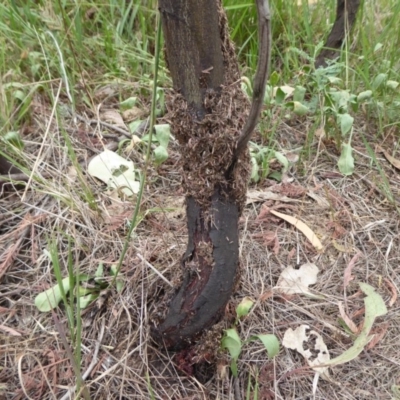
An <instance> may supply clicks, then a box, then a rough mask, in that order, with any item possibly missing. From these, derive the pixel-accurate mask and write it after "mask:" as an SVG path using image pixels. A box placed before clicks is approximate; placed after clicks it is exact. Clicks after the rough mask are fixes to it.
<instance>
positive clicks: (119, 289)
mask: <svg viewBox="0 0 400 400" xmlns="http://www.w3.org/2000/svg"><path fill="white" fill-rule="evenodd" d="M115 285H116V287H117V292H118V293H121V292H122V289H123V288H124V281H121V279H117V280H116V282H115Z"/></svg>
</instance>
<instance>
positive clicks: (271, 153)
mask: <svg viewBox="0 0 400 400" xmlns="http://www.w3.org/2000/svg"><path fill="white" fill-rule="evenodd" d="M250 159H251V175H250V179H251V180H252V181H253V182H255V183H257V182H259V181H260V180H263V179H265V178H266V177H270V178H273V179H276V180H278V181H280V180H281V178H282V174H284V173H285V172H286V171H287V170H288V169H289V160H288V159H287V158H286V157H285V156H284V155H283V154H282V153H281V152H279V151H275V150H273V149H271V148H269V147H266V146H259V145H257V144H256V143H253V142H250ZM273 159H276V160H277V161H278V162H279V163H280V164H281V165H282V170H281V171H279V172H277V171H273V172H271V173H270V170H269V163H270V161H271V160H273Z"/></svg>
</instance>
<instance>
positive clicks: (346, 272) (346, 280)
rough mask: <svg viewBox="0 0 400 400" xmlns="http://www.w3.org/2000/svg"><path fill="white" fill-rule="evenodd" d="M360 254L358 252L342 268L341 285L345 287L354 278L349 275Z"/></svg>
mask: <svg viewBox="0 0 400 400" xmlns="http://www.w3.org/2000/svg"><path fill="white" fill-rule="evenodd" d="M361 255H362V253H361V252H358V253H357V254H356V255H355V256H354V257H353V258H352V259H351V260H350V262H349V265H348V266H347V267H346V269H345V270H344V277H343V286H344V288H345V289H346V288H347V286H348V284H349V283H350V281H352V280H353V279H354V277H353V276H352V275H351V271H352V270H353V267H354V265H355V264H356V262H357V260H358V259H359V258H360V256H361Z"/></svg>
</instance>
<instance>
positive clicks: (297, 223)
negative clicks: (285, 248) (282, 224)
mask: <svg viewBox="0 0 400 400" xmlns="http://www.w3.org/2000/svg"><path fill="white" fill-rule="evenodd" d="M269 211H270V213H271V214H273V215H276V216H277V217H279V218H282V219H283V220H285V221H286V222H289V224H292V225H293V226H294V227H296V228H297V229H298V230H299V231H300V232H302V233H303V234H304V236H305V237H306V238H307V239H308V240H309V241H310V242H311V244H312V245H313V246H314V247H315V248H316V249H317V250H319V251H322V250H323V246H322V243H321V241H320V240H319V239H318V237H317V235H316V234H315V233H314V232H313V231H312V230H311V229H310V228H309V227H308V226H307V225H306V224H305V223H304V222H303V221H301V220H300V219H298V218H296V217H292V216H291V215H287V214H282V213H280V212H278V211H274V210H269Z"/></svg>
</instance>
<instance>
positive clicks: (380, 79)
mask: <svg viewBox="0 0 400 400" xmlns="http://www.w3.org/2000/svg"><path fill="white" fill-rule="evenodd" d="M386 79H387V74H378V75H377V76H376V77H375V79H374V80H373V81H372V85H371V86H372V89H374V90H377V89H379V88H380V87H381V86H382V84H383V82H385V81H386Z"/></svg>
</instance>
